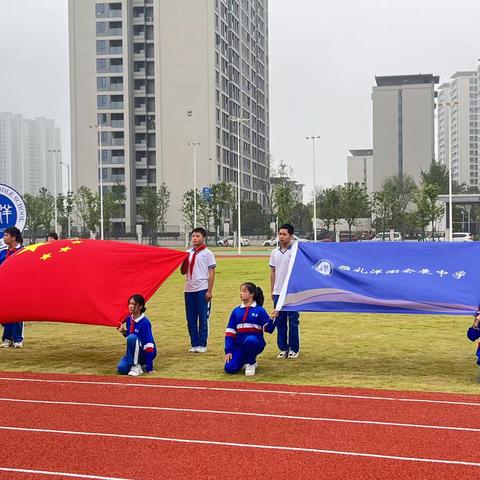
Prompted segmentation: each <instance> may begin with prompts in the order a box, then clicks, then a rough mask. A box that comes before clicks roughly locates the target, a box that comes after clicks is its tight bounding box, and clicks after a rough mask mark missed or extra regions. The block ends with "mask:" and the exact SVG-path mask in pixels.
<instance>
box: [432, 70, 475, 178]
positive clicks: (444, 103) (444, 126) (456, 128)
mask: <svg viewBox="0 0 480 480" xmlns="http://www.w3.org/2000/svg"><path fill="white" fill-rule="evenodd" d="M478 89H479V86H478V75H477V72H476V71H466V72H465V71H463V72H456V73H454V74H453V75H452V76H451V79H450V83H446V84H442V85H441V86H440V87H439V92H438V140H437V141H438V160H439V161H440V162H442V163H444V164H446V165H448V160H449V155H451V156H452V178H453V180H455V181H456V182H457V183H459V184H466V185H467V186H472V187H476V186H478V139H479V135H478V120H477V118H478V116H477V104H478ZM450 142H451V145H450Z"/></svg>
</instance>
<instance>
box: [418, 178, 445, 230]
mask: <svg viewBox="0 0 480 480" xmlns="http://www.w3.org/2000/svg"><path fill="white" fill-rule="evenodd" d="M439 194H440V187H439V186H438V185H436V184H429V183H426V184H423V185H422V186H421V188H420V189H419V190H418V191H417V192H416V194H415V204H416V206H417V219H418V224H419V226H420V228H421V229H422V232H423V236H424V237H425V227H426V226H427V225H428V224H429V223H430V224H431V225H432V238H435V223H436V221H437V220H438V219H439V218H440V217H441V216H442V215H443V214H444V212H445V206H444V205H438V195H439Z"/></svg>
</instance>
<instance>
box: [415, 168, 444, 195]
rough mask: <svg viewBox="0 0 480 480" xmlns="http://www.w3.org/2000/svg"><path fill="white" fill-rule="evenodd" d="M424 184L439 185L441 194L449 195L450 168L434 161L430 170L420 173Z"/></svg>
mask: <svg viewBox="0 0 480 480" xmlns="http://www.w3.org/2000/svg"><path fill="white" fill-rule="evenodd" d="M420 181H421V183H422V184H429V185H437V186H438V188H439V193H445V194H446V193H448V168H447V166H446V165H444V164H443V163H440V162H436V161H435V160H432V161H431V163H430V165H429V167H428V170H427V171H426V172H424V171H423V170H422V171H421V172H420Z"/></svg>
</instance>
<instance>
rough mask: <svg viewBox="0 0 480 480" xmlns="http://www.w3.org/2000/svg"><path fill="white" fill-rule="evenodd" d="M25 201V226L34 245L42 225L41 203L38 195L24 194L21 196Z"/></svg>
mask: <svg viewBox="0 0 480 480" xmlns="http://www.w3.org/2000/svg"><path fill="white" fill-rule="evenodd" d="M23 200H24V201H25V206H26V209H27V224H26V227H27V228H28V230H29V232H30V236H31V238H32V241H33V242H34V243H35V241H36V239H37V234H38V229H39V228H40V227H41V225H42V221H43V220H42V209H43V206H42V203H41V201H40V198H39V196H38V195H31V194H30V193H25V195H24V196H23Z"/></svg>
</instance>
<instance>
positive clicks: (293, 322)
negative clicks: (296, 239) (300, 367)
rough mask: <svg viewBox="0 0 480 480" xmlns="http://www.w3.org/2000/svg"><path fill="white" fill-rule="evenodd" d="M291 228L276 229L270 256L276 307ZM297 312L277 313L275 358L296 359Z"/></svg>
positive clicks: (288, 247) (284, 274)
mask: <svg viewBox="0 0 480 480" xmlns="http://www.w3.org/2000/svg"><path fill="white" fill-rule="evenodd" d="M293 233H294V229H293V226H292V225H290V224H289V223H285V224H284V225H282V226H281V227H280V228H279V229H278V248H276V249H275V250H273V252H272V254H271V255H270V262H269V265H270V283H271V288H272V300H273V306H274V307H276V305H277V302H278V297H279V296H280V293H281V291H282V287H283V284H284V283H285V280H286V277H287V272H288V265H289V263H290V259H291V257H292V246H293ZM299 317H300V315H299V313H298V312H278V317H277V332H278V336H277V345H278V348H279V350H280V353H279V354H278V355H277V358H298V352H299V350H300V337H299V331H298V323H299Z"/></svg>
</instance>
